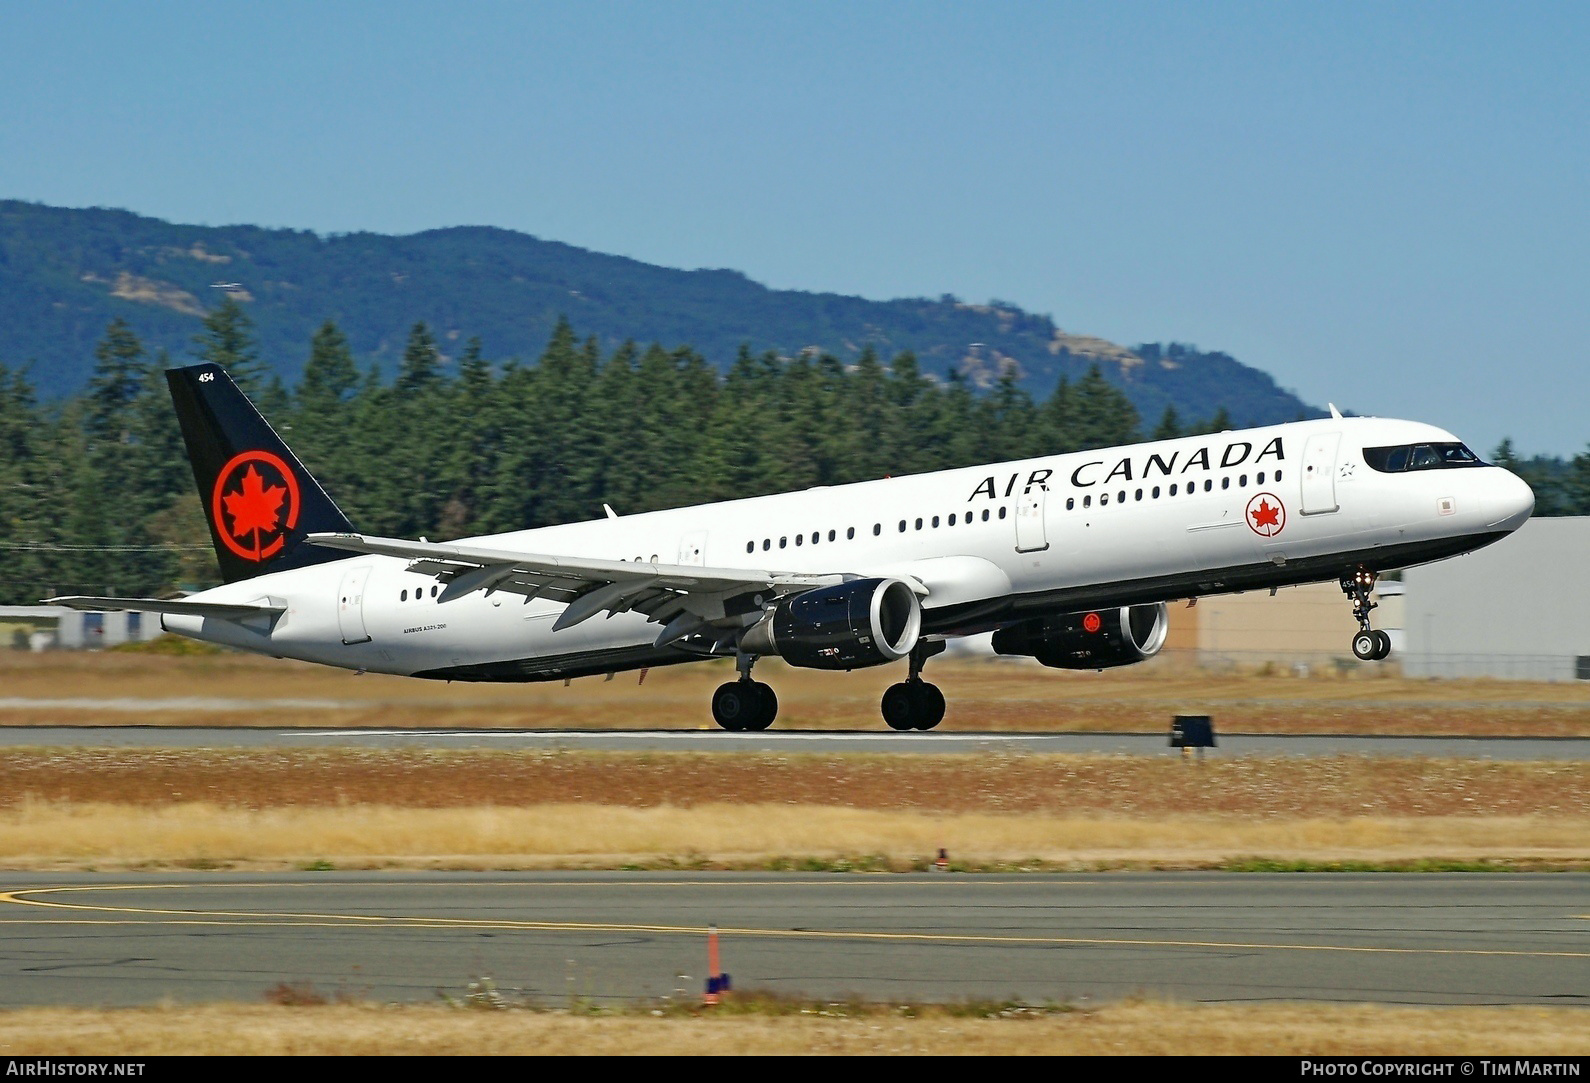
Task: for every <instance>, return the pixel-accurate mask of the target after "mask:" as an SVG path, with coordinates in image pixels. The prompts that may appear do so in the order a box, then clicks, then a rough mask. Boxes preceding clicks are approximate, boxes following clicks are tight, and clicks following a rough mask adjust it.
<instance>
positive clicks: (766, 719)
mask: <svg viewBox="0 0 1590 1083" xmlns="http://www.w3.org/2000/svg"><path fill="white" fill-rule="evenodd" d="M166 376H167V381H168V383H169V385H170V388H171V394H172V398H173V400H174V402H175V405H176V410H177V414H178V418H179V420H180V422H181V425H182V434H183V438H184V440H185V441H186V443H187V449H188V456H189V458H190V460H191V461H192V465H193V473H194V478H195V480H196V482H197V484H198V487H199V493H200V498H201V500H202V502H203V504H204V507H205V511H206V514H207V516H208V518H209V524H210V531H211V535H212V538H213V541H214V543H215V551H216V554H217V556H218V558H219V561H220V568H221V572H222V575H223V577H224V579H225V583H224V584H223V585H221V586H218V587H215V588H213V589H210V590H204V591H200V592H198V593H196V594H192V595H190V596H188V597H184V598H181V599H171V600H167V599H144V598H87V597H70V598H56V599H52V601H54V602H56V603H58V604H63V605H71V606H77V607H79V608H85V609H135V610H142V611H146V612H153V613H158V614H160V619H161V623H162V625H163V626H164V627H165V629H166V630H167V631H171V632H176V633H179V634H181V635H185V636H192V637H193V638H195V639H202V640H207V641H210V642H213V643H221V644H225V645H227V646H230V647H238V648H242V649H244V650H249V651H257V652H259V653H262V654H269V655H274V656H278V657H285V658H298V659H304V660H306V661H310V662H319V663H324V664H326V665H331V666H341V667H343V668H345V669H351V670H365V671H371V672H379V673H397V674H407V675H409V676H413V677H426V678H432V679H436V680H447V681H546V680H558V679H565V678H572V677H581V676H587V675H593V674H611V673H615V672H618V671H622V670H632V669H644V668H648V667H656V666H664V665H672V664H675V663H679V662H692V661H698V660H702V659H711V658H734V659H736V660H737V665H738V670H739V679H738V680H733V681H729V682H727V683H725V684H724V685H722V686H721V687H720V688H718V690H717V691H716V693H714V695H713V697H712V714H713V717H714V719H716V721H717V723H718V724H719V725H720V726H722V727H723V728H725V729H729V730H760V729H765V728H766V727H767V726H769V725H770V724H771V723H772V722H773V719H774V716H775V715H776V713H777V711H778V700H777V698H776V697H775V695H774V693H773V690H772V689H771V688H769V687H768V686H767V685H766V684H765V683H763V682H761V681H757V680H754V679H753V678H752V676H751V673H752V667H753V666H754V665H755V663H756V661H757V660H758V659H759V658H763V657H767V656H777V657H779V658H782V659H784V660H785V661H786V662H787V663H788V664H790V665H792V666H801V667H808V668H812V669H823V670H851V669H859V668H862V667H866V666H877V665H885V664H888V663H891V662H896V661H900V660H902V659H903V660H905V662H906V670H907V672H906V679H905V680H904V681H901V682H900V683H898V684H895V685H893V686H891V687H890V688H889V689H888V691H887V692H886V693H885V694H884V696H883V703H882V710H883V717H884V721H885V722H887V723H888V725H889V726H891V727H893V728H894V729H897V730H909V729H920V730H927V729H932V728H933V727H934V726H936V725H938V723H939V722H940V720H941V719H942V718H943V717H944V710H945V702H944V696H943V694H942V693H941V692H940V691H939V690H938V688H936V687H935V686H934V685H932V684H929V683H927V682H926V681H924V680H923V679H922V670H923V666H924V665H925V663H926V662H927V660H928V659H929V658H930V657H932V656H933V655H935V654H937V653H939V652H940V651H942V650H943V649H944V644H945V641H946V640H947V639H949V638H951V637H957V636H967V635H973V634H979V633H984V632H990V631H992V632H993V637H992V641H993V647H994V649H995V650H996V651H998V652H999V653H1001V654H1009V655H1026V656H1031V657H1033V658H1036V659H1037V660H1038V661H1039V662H1041V663H1043V664H1044V665H1046V666H1052V667H1056V668H1060V669H1102V668H1105V667H1109V666H1121V665H1130V664H1132V663H1134V662H1141V661H1143V660H1145V659H1147V658H1149V657H1152V656H1153V655H1154V654H1155V653H1156V652H1157V651H1158V650H1159V649H1160V647H1161V646H1162V645H1163V643H1164V641H1165V630H1166V621H1167V603H1169V602H1172V601H1176V600H1180V599H1196V598H1197V597H1199V596H1201V595H1207V594H1220V593H1227V592H1232V591H1243V590H1255V589H1262V588H1266V587H1281V586H1288V585H1292V584H1298V583H1308V582H1319V581H1328V580H1336V581H1338V582H1339V583H1340V585H1341V588H1342V591H1343V592H1344V593H1345V594H1346V596H1347V602H1349V603H1350V604H1351V606H1352V610H1353V615H1354V616H1355V617H1356V618H1357V621H1358V624H1359V629H1360V630H1359V632H1358V633H1357V634H1356V635H1355V636H1354V637H1353V641H1352V649H1353V653H1354V654H1355V655H1357V656H1358V657H1359V658H1362V659H1366V660H1370V659H1380V658H1384V657H1385V656H1386V655H1387V654H1388V653H1389V651H1390V649H1391V641H1390V639H1389V637H1388V636H1387V635H1386V633H1385V632H1383V631H1381V630H1378V629H1376V628H1374V626H1373V623H1372V620H1371V610H1372V609H1373V603H1372V601H1371V600H1370V591H1371V588H1372V587H1373V586H1374V584H1375V579H1376V576H1377V575H1378V574H1379V573H1381V572H1383V571H1386V570H1388V569H1393V568H1403V567H1407V566H1409V565H1414V564H1421V563H1426V562H1428V561H1434V560H1441V559H1443V558H1446V557H1451V556H1455V555H1457V554H1460V553H1465V552H1468V551H1470V550H1473V549H1477V548H1479V547H1480V546H1483V545H1488V544H1490V543H1491V542H1494V541H1497V540H1498V539H1500V538H1503V537H1506V536H1507V535H1508V534H1509V533H1510V532H1512V531H1514V530H1516V529H1518V527H1519V526H1521V525H1522V524H1523V523H1524V521H1525V520H1526V519H1528V518H1529V516H1530V513H1531V512H1532V511H1533V510H1534V494H1533V493H1532V492H1531V491H1530V489H1529V487H1528V486H1527V485H1526V484H1524V482H1522V481H1521V480H1519V479H1518V478H1517V477H1515V476H1514V475H1513V474H1511V473H1509V472H1508V471H1506V470H1504V469H1501V468H1500V467H1497V466H1493V465H1490V464H1488V463H1485V462H1482V461H1481V460H1480V459H1479V458H1478V457H1477V456H1476V455H1475V454H1474V453H1473V452H1472V451H1470V450H1469V449H1468V448H1467V447H1466V446H1464V444H1463V443H1462V442H1461V441H1460V440H1458V439H1457V438H1456V437H1455V436H1453V435H1452V434H1450V433H1448V432H1445V431H1443V430H1441V429H1439V428H1435V427H1434V426H1431V425H1425V424H1420V423H1417V422H1412V421H1393V420H1387V419H1380V418H1363V417H1342V416H1340V415H1339V413H1338V412H1337V411H1336V410H1335V409H1334V408H1332V410H1331V416H1330V417H1328V418H1322V419H1318V420H1311V421H1298V422H1293V423H1290V424H1285V425H1274V426H1270V427H1267V428H1257V429H1244V430H1240V431H1234V432H1224V433H1219V434H1217V435H1210V436H1194V437H1186V438H1182V439H1176V440H1162V441H1156V442H1153V443H1145V444H1133V445H1131V446H1128V447H1120V448H1112V449H1108V450H1102V451H1086V452H1080V453H1077V454H1066V455H1052V456H1044V457H1040V458H1036V459H1028V460H1023V461H1020V462H1007V463H997V464H994V465H990V466H978V467H968V468H965V469H958V470H942V471H937V472H934V473H925V474H915V475H908V476H900V477H891V478H884V479H880V480H877V481H866V482H858V483H856V484H852V485H840V486H834V487H831V488H821V489H808V490H805V491H801V492H793V493H783V494H779V495H775V496H758V497H751V498H748V499H743V500H730V501H724V502H722V503H717V504H702V505H697V506H694V507H686V508H675V509H672V510H668V511H655V512H647V513H645V514H638V515H622V516H621V515H617V514H615V513H613V511H612V510H611V509H606V510H607V515H606V517H604V518H599V519H593V520H591V521H588V522H579V523H568V524H564V525H560V526H549V527H542V528H539V529H535V530H520V531H513V532H510V533H506V534H493V535H487V536H482V537H473V538H463V539H459V540H457V541H450V542H445V543H437V542H430V541H427V540H425V539H423V538H422V539H420V540H417V541H409V540H403V539H396V538H379V537H370V536H368V535H364V534H360V533H358V532H357V531H356V530H355V529H354V527H353V524H352V523H350V522H349V521H348V519H347V517H346V516H344V515H343V513H342V512H341V511H340V510H339V509H338V508H337V506H336V504H335V503H333V502H332V500H331V498H330V497H329V496H327V495H326V492H325V491H324V490H323V489H322V488H321V486H320V485H319V484H318V483H317V482H316V481H315V479H314V478H313V477H311V476H310V475H309V473H308V471H306V470H305V469H304V467H303V464H302V463H300V462H299V461H298V459H297V458H296V457H295V456H294V455H293V453H292V451H291V450H289V449H288V447H287V445H286V444H285V443H284V442H283V441H282V439H281V437H279V436H278V435H277V434H276V432H275V430H273V429H272V428H271V426H270V425H269V424H268V423H267V422H266V421H265V419H264V418H263V417H261V416H260V414H259V412H258V411H257V410H256V409H255V408H254V406H253V405H252V404H251V403H250V402H249V401H248V399H247V398H246V397H245V396H244V395H243V394H242V392H241V391H239V390H238V388H237V387H236V386H235V385H234V384H233V382H232V380H231V379H230V377H228V376H227V374H226V372H225V371H224V370H223V369H221V368H219V367H217V366H214V365H196V366H191V367H187V368H179V369H172V370H170V371H168V372H167V374H166Z"/></svg>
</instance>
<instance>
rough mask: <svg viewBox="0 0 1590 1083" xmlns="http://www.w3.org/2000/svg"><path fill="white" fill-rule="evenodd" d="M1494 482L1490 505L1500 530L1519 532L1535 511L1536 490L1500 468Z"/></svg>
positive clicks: (1494, 525)
mask: <svg viewBox="0 0 1590 1083" xmlns="http://www.w3.org/2000/svg"><path fill="white" fill-rule="evenodd" d="M1496 474H1497V477H1496V479H1495V480H1494V481H1493V482H1492V490H1491V493H1490V499H1489V501H1488V502H1489V504H1490V505H1491V513H1492V515H1493V516H1494V519H1493V521H1492V523H1491V524H1490V525H1491V526H1493V527H1495V528H1496V529H1498V530H1517V529H1518V528H1519V527H1521V526H1523V525H1524V523H1525V521H1526V520H1528V518H1529V517H1530V516H1531V515H1532V514H1534V511H1535V490H1533V489H1531V488H1530V487H1529V485H1528V483H1527V482H1525V481H1524V479H1523V478H1521V477H1519V476H1518V475H1517V474H1514V473H1512V472H1511V471H1508V470H1503V469H1501V468H1500V467H1498V468H1497V470H1496Z"/></svg>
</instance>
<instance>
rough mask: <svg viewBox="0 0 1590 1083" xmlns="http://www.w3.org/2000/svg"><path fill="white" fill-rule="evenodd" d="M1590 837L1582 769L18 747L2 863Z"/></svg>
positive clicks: (418, 862)
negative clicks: (1168, 827)
mask: <svg viewBox="0 0 1590 1083" xmlns="http://www.w3.org/2000/svg"><path fill="white" fill-rule="evenodd" d="M1171 822H1175V823H1178V824H1179V825H1180V828H1179V829H1178V830H1176V831H1167V830H1166V829H1165V825H1166V824H1168V823H1171ZM1193 825H1196V830H1189V829H1188V828H1189V827H1191V826H1193ZM1587 828H1590V764H1582V763H1512V762H1474V761H1463V760H1425V759H1391V758H1383V757H1365V756H1344V757H1330V758H1321V759H1295V758H1281V757H1263V758H1260V757H1244V758H1241V759H1236V760H1230V761H1219V760H1211V761H1207V762H1205V763H1203V764H1201V765H1200V764H1197V763H1194V762H1184V761H1181V760H1179V759H1176V758H1172V757H1170V756H1167V757H1166V758H1164V759H1144V758H1141V757H1127V756H1060V755H1018V756H1010V755H991V754H977V753H969V754H959V755H938V756H918V755H855V756H830V755H795V756H778V755H772V754H753V755H739V754H733V753H644V754H636V753H609V752H574V753H571V752H539V751H502V750H497V751H433V750H412V749H390V750H383V749H373V750H349V749H322V750H317V751H304V750H291V749H287V750H226V751H216V750H194V751H174V750H163V749H142V748H137V749H63V750H37V749H13V750H0V863H4V864H5V865H7V866H10V867H23V868H81V867H118V868H126V867H148V866H172V865H199V866H214V865H227V866H230V867H262V866H263V867H282V866H288V867H290V866H293V865H300V864H310V863H317V862H328V863H331V864H334V865H337V866H339V867H386V866H394V865H404V866H422V867H455V868H463V867H470V868H481V867H491V868H539V867H555V866H565V867H584V868H589V867H616V866H622V865H649V866H655V865H659V864H661V865H679V864H683V865H690V866H697V867H736V868H745V867H764V866H768V865H776V864H786V865H787V864H790V863H794V864H799V863H801V862H803V861H812V862H818V863H821V864H826V865H829V866H832V865H834V864H839V863H847V862H848V863H852V864H854V863H857V862H863V863H866V864H867V865H869V867H878V868H912V867H921V866H922V865H923V864H925V863H926V862H927V861H928V860H929V859H930V858H931V857H932V855H933V854H934V853H935V852H936V850H937V849H938V848H939V847H945V848H947V849H949V850H950V852H951V854H952V855H953V856H954V859H955V861H956V863H957V864H958V865H960V866H962V867H972V868H978V867H998V866H1008V865H1023V864H1025V865H1038V866H1044V867H1048V866H1056V865H1059V866H1064V867H1070V868H1085V867H1122V866H1153V867H1218V866H1221V865H1230V864H1232V863H1240V862H1241V861H1242V860H1244V859H1264V860H1267V861H1273V862H1290V863H1297V862H1358V863H1364V862H1370V863H1377V864H1382V865H1397V864H1408V863H1414V862H1419V861H1431V860H1436V861H1445V862H1457V863H1512V864H1515V865H1522V866H1526V867H1538V866H1541V865H1547V866H1552V867H1569V866H1573V867H1577V866H1579V865H1582V864H1584V863H1586V862H1587V861H1590V830H1587Z"/></svg>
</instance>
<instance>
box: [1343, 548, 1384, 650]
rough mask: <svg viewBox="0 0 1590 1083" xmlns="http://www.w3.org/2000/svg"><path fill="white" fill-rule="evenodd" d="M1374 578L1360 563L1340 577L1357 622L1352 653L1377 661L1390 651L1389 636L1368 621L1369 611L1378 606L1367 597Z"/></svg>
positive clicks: (1373, 584) (1372, 586)
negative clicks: (1348, 573)
mask: <svg viewBox="0 0 1590 1083" xmlns="http://www.w3.org/2000/svg"><path fill="white" fill-rule="evenodd" d="M1376 578H1377V577H1376V575H1375V573H1374V572H1372V571H1370V570H1369V569H1368V568H1366V567H1364V566H1363V565H1362V564H1360V565H1359V566H1358V567H1357V568H1356V569H1355V570H1354V571H1353V572H1352V574H1350V575H1344V576H1342V578H1341V588H1342V593H1343V594H1345V595H1347V597H1348V598H1349V599H1350V600H1351V601H1352V603H1353V619H1354V620H1356V621H1357V622H1358V634H1357V635H1355V636H1353V655H1354V656H1355V657H1357V658H1360V659H1362V660H1363V661H1365V662H1379V661H1381V660H1382V659H1384V658H1385V657H1386V656H1387V655H1389V654H1390V653H1391V636H1389V635H1388V634H1386V633H1385V632H1382V631H1379V630H1377V629H1375V628H1372V627H1371V626H1370V623H1369V611H1370V610H1372V609H1375V608H1378V606H1379V603H1378V602H1374V601H1371V600H1370V598H1369V592H1370V591H1372V590H1374V589H1375V580H1376Z"/></svg>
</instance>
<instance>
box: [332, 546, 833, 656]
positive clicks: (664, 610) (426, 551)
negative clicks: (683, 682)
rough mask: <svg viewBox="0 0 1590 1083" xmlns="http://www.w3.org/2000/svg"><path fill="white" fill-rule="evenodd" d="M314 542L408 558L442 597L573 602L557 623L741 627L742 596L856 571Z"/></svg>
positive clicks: (775, 592) (779, 591)
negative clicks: (623, 617) (496, 595)
mask: <svg viewBox="0 0 1590 1083" xmlns="http://www.w3.org/2000/svg"><path fill="white" fill-rule="evenodd" d="M308 541H309V542H310V543H311V544H313V545H321V546H326V547H328V548H332V549H342V550H346V551H347V552H351V553H367V554H370V555H374V556H387V557H397V558H399V559H402V560H407V561H409V570H410V571H413V572H419V573H421V574H424V575H433V576H435V577H436V578H438V579H440V580H442V581H443V582H444V583H446V584H447V585H446V586H445V587H444V588H443V593H442V599H443V600H450V599H452V598H458V597H462V596H463V595H465V594H468V593H470V592H472V591H476V590H484V591H486V592H488V593H489V592H491V591H497V590H501V591H508V592H512V593H516V594H522V595H524V596H525V600H526V601H529V600H531V599H533V598H546V599H548V600H550V601H554V602H562V603H565V604H567V605H568V607H569V608H568V609H567V610H565V611H564V612H563V613H562V614H560V615H559V617H558V619H557V623H556V625H555V628H556V629H558V630H561V629H564V628H569V627H572V626H574V625H576V624H579V623H581V622H582V621H586V620H589V619H590V618H592V617H594V616H596V615H597V614H599V613H604V612H605V613H607V614H608V615H609V616H612V615H616V614H618V613H626V612H630V611H634V612H638V613H643V614H645V615H646V617H647V619H649V620H653V621H658V622H659V623H664V624H667V625H668V626H669V628H671V629H674V630H675V631H677V629H678V628H682V627H686V626H687V623H688V622H686V623H680V624H677V625H676V624H675V622H676V621H677V618H678V617H679V616H680V615H681V614H682V613H689V614H693V615H694V617H695V618H696V620H697V622H698V625H699V627H706V626H708V625H711V624H720V623H728V624H732V625H734V626H736V627H738V626H739V625H740V623H741V621H740V619H739V613H738V610H740V609H746V607H745V606H743V605H738V604H735V603H734V600H735V599H737V598H739V597H740V596H742V595H744V596H750V597H751V598H754V597H756V596H757V595H761V596H763V597H764V598H765V599H767V600H771V599H773V598H776V597H779V596H781V595H785V594H792V593H798V592H800V591H804V590H810V589H812V588H813V587H822V586H830V585H832V584H835V583H842V582H845V581H846V580H848V579H853V578H856V576H854V575H852V574H849V573H791V572H774V571H764V570H757V569H749V568H706V567H700V566H697V565H689V564H659V563H647V562H644V561H628V560H601V559H596V558H586V557H566V556H555V555H550V554H541V553H522V552H515V551H513V550H507V549H490V548H484V547H479V546H469V545H445V544H438V543H434V542H415V541H406V540H404V539H401V538H373V537H367V536H365V535H363V534H311V535H310V536H309V538H308ZM750 608H751V609H758V608H759V607H758V606H756V605H751V606H750ZM730 610H736V611H735V612H730ZM746 611H749V610H748V609H747V610H746ZM697 630H699V628H698V629H697ZM684 634H694V632H689V633H684ZM675 638H678V637H677V636H676V637H675Z"/></svg>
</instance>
